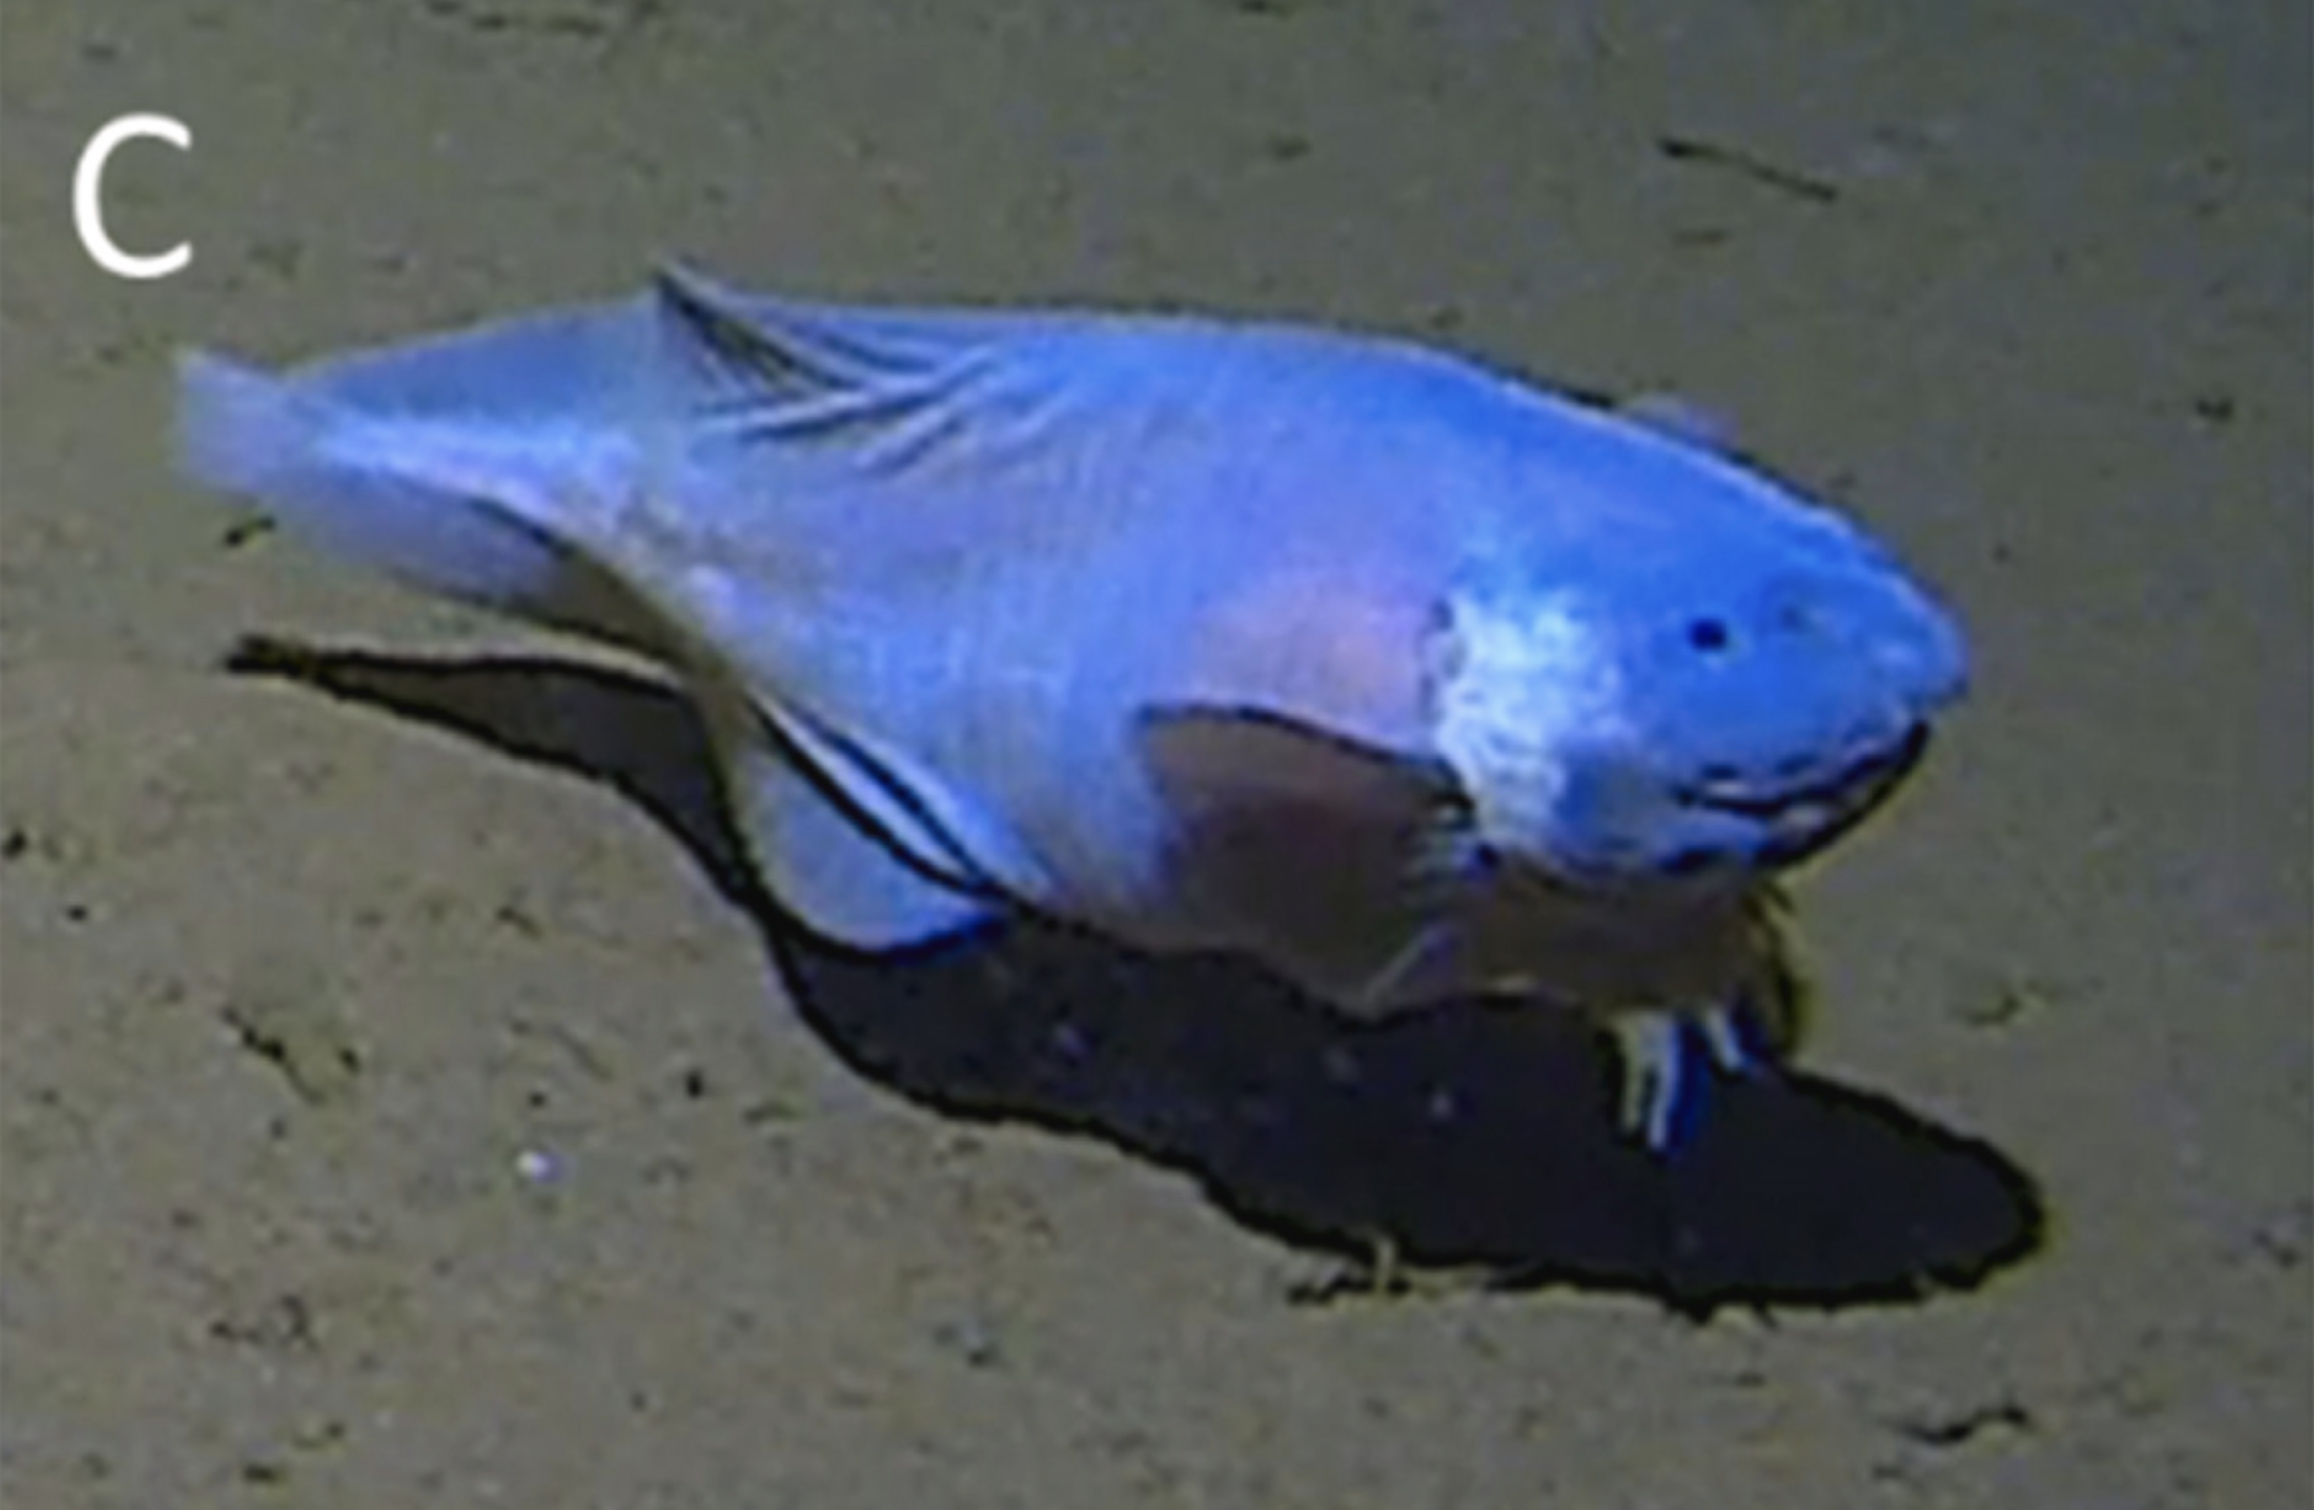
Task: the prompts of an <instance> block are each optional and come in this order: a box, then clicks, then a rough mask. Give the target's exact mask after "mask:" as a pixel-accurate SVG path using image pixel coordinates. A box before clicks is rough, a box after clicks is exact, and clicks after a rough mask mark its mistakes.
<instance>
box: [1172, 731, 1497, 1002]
mask: <svg viewBox="0 0 2314 1510" xmlns="http://www.w3.org/2000/svg"><path fill="white" fill-rule="evenodd" d="M1138 732H1139V738H1140V744H1141V750H1142V755H1143V758H1144V759H1145V760H1146V761H1147V763H1148V769H1149V772H1150V775H1151V778H1152V780H1153V781H1154V783H1155V785H1156V787H1157V790H1158V792H1159V794H1160V795H1161V797H1162V798H1163V800H1164V802H1165V805H1166V808H1167V811H1168V814H1169V816H1170V817H1171V819H1172V820H1173V824H1174V829H1173V842H1172V844H1171V847H1170V854H1169V863H1168V873H1167V881H1168V885H1169V888H1170V889H1171V890H1172V892H1173V893H1174V896H1175V898H1176V900H1177V902H1178V904H1179V905H1180V906H1182V907H1183V908H1184V909H1185V910H1186V911H1187V912H1188V913H1189V914H1191V915H1193V916H1195V917H1198V918H1200V919H1203V920H1208V921H1210V922H1211V923H1212V924H1213V925H1214V926H1215V928H1216V930H1217V931H1219V932H1221V933H1224V934H1227V935H1232V936H1234V937H1235V938H1236V939H1237V941H1238V943H1239V944H1240V946H1241V947H1244V948H1246V949H1247V950H1248V951H1249V952H1251V953H1253V954H1255V955H1256V956H1258V957H1261V958H1263V959H1265V960H1267V961H1268V962H1269V963H1270V964H1271V965H1272V966H1273V967H1276V968H1278V969H1280V970H1282V971H1283V972H1284V973H1285V974H1287V975H1288V976H1289V977H1292V978H1294V979H1296V980H1297V981H1299V982H1300V983H1301V984H1302V985H1304V986H1305V987H1306V988H1309V989H1311V990H1314V991H1316V992H1317V993H1318V994H1319V995H1321V996H1324V997H1326V998H1327V999H1329V1000H1330V1001H1332V1002H1334V1003H1335V1004H1336V1005H1337V1006H1339V1007H1341V1008H1343V1009H1344V1010H1348V1011H1353V1012H1362V1011H1382V1010H1388V1009H1391V1008H1394V1007H1396V1006H1400V1005H1404V1004H1405V1002H1404V1001H1403V1000H1402V999H1401V998H1402V995H1403V993H1401V992H1399V991H1397V990H1395V989H1393V990H1391V991H1389V992H1388V993H1386V995H1387V999H1385V993H1377V992H1376V991H1375V990H1373V989H1372V988H1373V987H1374V986H1375V984H1376V983H1377V982H1380V981H1383V980H1385V979H1386V978H1388V977H1390V976H1392V975H1394V974H1397V973H1399V972H1400V971H1401V970H1402V969H1403V966H1404V963H1405V961H1404V959H1403V956H1404V955H1405V952H1406V949H1407V946H1408V943H1409V941H1410V940H1412V939H1414V938H1415V937H1416V936H1417V935H1419V934H1422V933H1424V932H1426V931H1428V930H1429V929H1431V928H1432V927H1434V926H1435V925H1436V924H1437V923H1438V921H1439V920H1440V919H1441V918H1442V917H1445V916H1447V915H1448V914H1449V913H1450V912H1451V911H1452V910H1453V909H1454V908H1455V907H1456V906H1457V905H1458V902H1457V898H1456V896H1455V895H1454V891H1455V888H1456V886H1457V884H1458V883H1459V881H1460V880H1461V879H1463V878H1459V877H1456V876H1453V875H1441V874H1439V873H1437V871H1436V869H1435V861H1436V857H1437V856H1438V855H1439V854H1440V852H1441V845H1440V834H1441V832H1442V831H1445V830H1449V829H1451V828H1452V827H1453V826H1455V825H1458V824H1461V823H1466V822H1467V820H1468V804H1467V802H1466V801H1465V799H1464V798H1463V795H1462V793H1461V791H1460V789H1459V787H1457V786H1456V785H1455V783H1454V779H1453V776H1452V773H1451V772H1450V771H1449V770H1448V769H1447V767H1446V766H1445V765H1444V764H1443V763H1440V762H1435V761H1426V760H1421V759H1417V758H1411V757H1407V756H1403V755H1400V754H1397V753H1395V752H1392V751H1388V750H1381V749H1376V748H1374V747H1372V746H1368V745H1365V744H1362V743H1360V742H1358V741H1356V740H1353V739H1350V738H1347V737H1345V736H1343V735H1340V734H1337V733H1335V732H1333V731H1332V730H1328V729H1325V728H1321V727H1319V726H1317V725H1314V724H1309V723H1304V722H1301V721H1299V720H1296V719H1293V718H1289V717H1285V716H1282V715H1279V714H1276V713H1272V712H1267V711H1263V710H1258V709H1247V708H1230V707H1209V706H1201V705H1193V704H1192V705H1179V704H1176V705H1167V706H1162V707H1157V708H1153V709H1150V710H1148V711H1146V712H1144V713H1143V715H1142V716H1141V720H1140V727H1139V731H1138Z"/></svg>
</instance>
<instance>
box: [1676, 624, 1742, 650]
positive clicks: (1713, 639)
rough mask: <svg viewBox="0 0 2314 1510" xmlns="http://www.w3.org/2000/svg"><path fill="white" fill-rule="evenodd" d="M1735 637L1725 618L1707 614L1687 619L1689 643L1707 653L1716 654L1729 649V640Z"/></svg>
mask: <svg viewBox="0 0 2314 1510" xmlns="http://www.w3.org/2000/svg"><path fill="white" fill-rule="evenodd" d="M1734 638H1735V635H1734V632H1733V631H1732V630H1730V629H1729V628H1728V626H1727V620H1725V619H1719V618H1713V617H1710V616H1709V615H1706V616H1705V617H1703V618H1697V619H1689V620H1688V621H1687V643H1688V644H1690V645H1693V646H1694V647H1695V648H1696V649H1698V650H1701V651H1703V652H1705V653H1706V654H1716V653H1717V652H1719V651H1722V650H1725V649H1727V647H1728V642H1729V641H1731V640H1733V639H1734Z"/></svg>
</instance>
